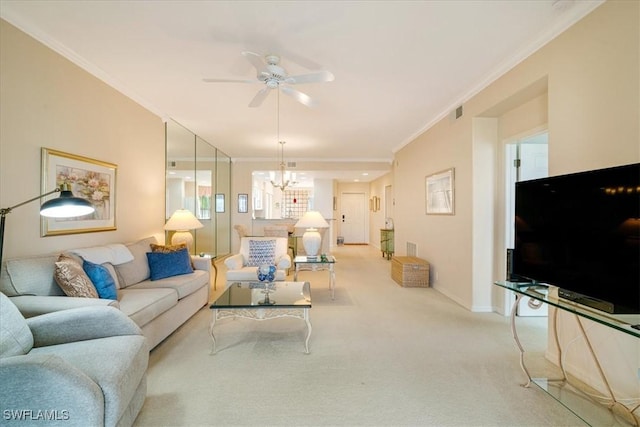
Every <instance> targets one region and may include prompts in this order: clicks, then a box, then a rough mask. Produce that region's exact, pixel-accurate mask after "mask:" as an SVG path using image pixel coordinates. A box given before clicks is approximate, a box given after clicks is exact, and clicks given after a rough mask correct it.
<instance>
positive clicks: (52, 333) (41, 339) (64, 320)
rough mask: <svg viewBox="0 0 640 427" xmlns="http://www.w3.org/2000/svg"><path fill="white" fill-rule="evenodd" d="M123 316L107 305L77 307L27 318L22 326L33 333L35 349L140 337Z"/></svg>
mask: <svg viewBox="0 0 640 427" xmlns="http://www.w3.org/2000/svg"><path fill="white" fill-rule="evenodd" d="M3 308H4V307H3ZM122 314H123V313H122V312H121V311H120V310H119V309H117V308H115V307H109V306H105V307H79V308H74V309H69V310H62V311H54V312H51V313H47V314H42V315H40V316H35V317H30V318H29V319H27V320H26V321H25V323H26V325H27V326H28V328H29V330H30V333H32V334H33V345H34V346H35V347H45V346H52V345H59V344H66V343H69V342H75V341H86V340H93V339H98V338H106V337H112V336H119V335H141V334H142V332H141V330H140V328H139V327H138V325H136V324H135V322H134V321H133V320H131V319H130V318H129V317H127V316H123V315H122ZM3 317H4V314H3Z"/></svg>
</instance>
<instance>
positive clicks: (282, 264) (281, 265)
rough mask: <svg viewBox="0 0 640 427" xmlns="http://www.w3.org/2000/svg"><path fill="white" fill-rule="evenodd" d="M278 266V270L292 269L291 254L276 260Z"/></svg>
mask: <svg viewBox="0 0 640 427" xmlns="http://www.w3.org/2000/svg"><path fill="white" fill-rule="evenodd" d="M276 266H277V268H278V270H286V269H287V268H291V257H290V256H289V254H286V255H282V256H281V257H280V258H278V259H277V260H276Z"/></svg>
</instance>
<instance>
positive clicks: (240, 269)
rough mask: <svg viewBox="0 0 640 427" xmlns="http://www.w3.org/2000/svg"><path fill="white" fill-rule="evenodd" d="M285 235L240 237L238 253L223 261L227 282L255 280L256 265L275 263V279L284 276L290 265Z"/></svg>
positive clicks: (256, 274)
mask: <svg viewBox="0 0 640 427" xmlns="http://www.w3.org/2000/svg"><path fill="white" fill-rule="evenodd" d="M288 246H289V241H288V239H287V238H286V237H243V238H242V239H240V253H237V254H235V255H232V256H230V257H229V258H227V259H226V260H225V261H224V264H225V266H226V267H227V275H226V277H227V283H230V282H233V281H236V282H246V281H250V280H257V279H258V273H257V269H258V266H260V265H263V264H270V265H275V266H276V268H277V270H276V280H278V281H282V280H284V279H285V278H286V276H287V274H286V270H287V269H289V268H290V267H291V257H290V256H289V254H288V253H287V252H288Z"/></svg>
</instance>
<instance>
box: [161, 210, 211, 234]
mask: <svg viewBox="0 0 640 427" xmlns="http://www.w3.org/2000/svg"><path fill="white" fill-rule="evenodd" d="M202 227H203V225H202V223H201V222H200V221H198V218H196V216H195V215H194V214H193V213H192V212H191V211H190V210H187V209H178V210H177V211H175V212H174V213H173V215H171V218H169V221H167V223H166V224H165V225H164V229H165V230H176V231H187V230H195V229H196V228H202Z"/></svg>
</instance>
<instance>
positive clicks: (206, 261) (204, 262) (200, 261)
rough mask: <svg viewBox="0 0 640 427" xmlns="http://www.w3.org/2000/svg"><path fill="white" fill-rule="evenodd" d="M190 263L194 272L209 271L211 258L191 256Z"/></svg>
mask: <svg viewBox="0 0 640 427" xmlns="http://www.w3.org/2000/svg"><path fill="white" fill-rule="evenodd" d="M191 262H192V263H193V266H194V267H195V269H196V270H204V271H209V272H210V271H211V257H209V256H204V257H202V256H196V255H191Z"/></svg>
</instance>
